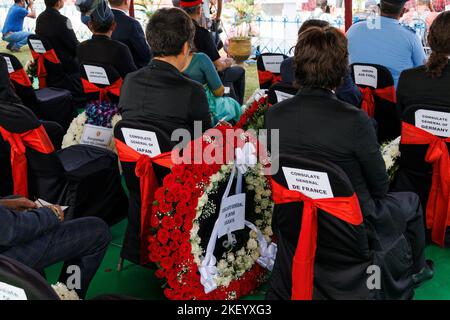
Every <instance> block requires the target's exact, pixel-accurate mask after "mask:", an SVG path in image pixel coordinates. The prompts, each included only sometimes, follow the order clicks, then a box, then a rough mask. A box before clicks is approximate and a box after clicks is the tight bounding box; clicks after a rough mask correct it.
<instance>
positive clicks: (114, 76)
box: [80, 62, 120, 103]
mask: <svg viewBox="0 0 450 320" xmlns="http://www.w3.org/2000/svg"><path fill="white" fill-rule="evenodd" d="M86 65H88V66H96V67H101V68H103V69H104V70H105V71H106V75H107V77H108V80H109V83H110V84H113V83H114V82H116V81H117V80H119V79H120V74H119V72H118V71H117V70H116V69H115V68H114V67H113V66H111V65H105V64H101V63H90V62H86V63H82V64H81V65H80V74H81V78H84V79H85V80H88V77H87V75H86V70H85V66H86ZM95 85H96V86H98V87H100V88H104V87H107V85H104V84H95ZM85 95H86V100H87V101H91V100H98V99H99V93H89V94H87V93H85ZM108 97H109V99H110V101H111V102H114V103H119V97H117V96H115V95H113V94H108Z"/></svg>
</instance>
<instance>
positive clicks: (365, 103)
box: [359, 86, 397, 118]
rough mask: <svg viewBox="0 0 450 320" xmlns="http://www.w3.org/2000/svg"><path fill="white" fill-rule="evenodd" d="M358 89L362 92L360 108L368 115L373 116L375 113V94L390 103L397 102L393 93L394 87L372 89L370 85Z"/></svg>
mask: <svg viewBox="0 0 450 320" xmlns="http://www.w3.org/2000/svg"><path fill="white" fill-rule="evenodd" d="M359 90H360V91H361V93H362V103H361V109H363V110H364V111H365V112H367V114H368V115H369V117H371V118H373V117H374V115H375V98H374V97H375V96H377V97H379V98H381V99H384V100H387V101H390V102H392V103H396V102H397V96H396V95H395V87H394V86H391V87H386V88H381V89H373V88H371V87H365V88H361V87H359Z"/></svg>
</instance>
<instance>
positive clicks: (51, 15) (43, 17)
mask: <svg viewBox="0 0 450 320" xmlns="http://www.w3.org/2000/svg"><path fill="white" fill-rule="evenodd" d="M36 34H37V35H38V36H40V37H43V38H45V39H46V40H47V41H48V42H49V43H50V45H51V46H52V48H53V49H54V50H55V52H56V55H57V56H58V58H59V60H60V61H61V63H62V66H63V69H64V71H65V72H66V73H69V74H73V73H77V72H78V70H79V66H78V61H77V59H76V57H77V51H76V50H77V46H78V44H79V41H78V39H77V36H76V35H75V32H74V31H73V28H72V23H71V22H70V20H69V19H68V18H67V17H65V16H63V15H62V14H61V13H60V12H59V11H58V10H56V9H54V8H47V9H45V11H43V12H42V13H41V14H40V15H39V16H38V18H37V20H36Z"/></svg>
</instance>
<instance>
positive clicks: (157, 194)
mask: <svg viewBox="0 0 450 320" xmlns="http://www.w3.org/2000/svg"><path fill="white" fill-rule="evenodd" d="M165 191H166V188H159V189H158V190H156V192H155V201H158V203H161V202H163V199H164V193H165Z"/></svg>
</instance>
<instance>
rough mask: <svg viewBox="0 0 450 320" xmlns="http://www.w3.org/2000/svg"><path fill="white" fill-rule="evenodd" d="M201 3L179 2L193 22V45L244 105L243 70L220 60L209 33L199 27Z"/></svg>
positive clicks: (227, 60)
mask: <svg viewBox="0 0 450 320" xmlns="http://www.w3.org/2000/svg"><path fill="white" fill-rule="evenodd" d="M201 4H202V1H201V0H186V1H181V2H180V5H181V7H182V8H183V10H184V11H186V12H187V13H188V14H189V16H190V17H191V18H192V21H194V25H195V37H194V45H195V48H196V49H197V51H198V52H203V53H205V54H206V55H207V56H208V57H209V58H210V59H211V61H212V62H213V63H214V66H215V67H216V69H217V71H219V72H221V73H222V75H221V78H222V82H223V83H224V84H225V85H226V86H232V87H233V89H234V92H235V93H236V98H237V101H238V102H239V103H240V104H243V103H244V94H245V69H244V68H242V67H239V66H232V64H233V60H232V59H229V58H227V59H221V57H220V54H219V52H218V51H217V47H216V45H215V43H214V40H213V38H212V36H211V33H210V32H209V31H208V30H206V29H205V28H203V27H201V26H200V25H199V21H200V18H201V15H202V5H201Z"/></svg>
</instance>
